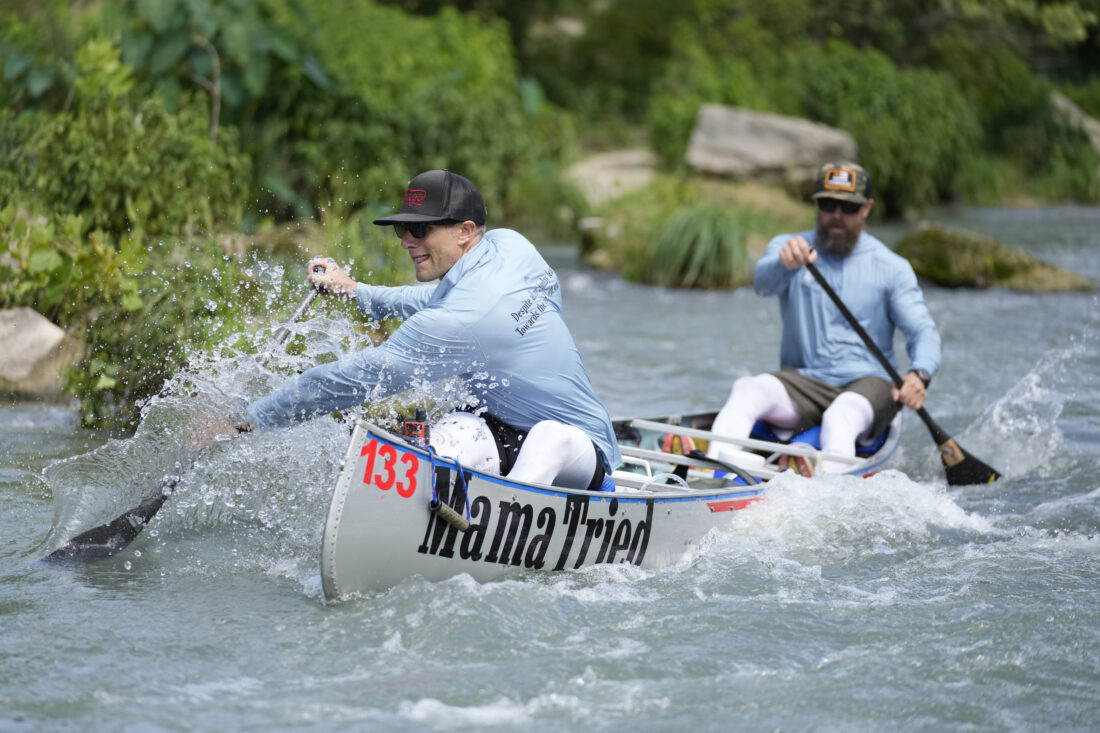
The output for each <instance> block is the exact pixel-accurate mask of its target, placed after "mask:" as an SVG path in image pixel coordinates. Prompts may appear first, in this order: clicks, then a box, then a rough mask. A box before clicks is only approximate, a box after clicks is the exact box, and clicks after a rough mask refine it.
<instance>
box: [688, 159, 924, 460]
mask: <svg viewBox="0 0 1100 733" xmlns="http://www.w3.org/2000/svg"><path fill="white" fill-rule="evenodd" d="M810 198H811V199H812V200H813V202H814V205H815V208H816V210H817V225H816V227H815V229H814V230H813V231H806V232H801V233H799V234H781V235H779V236H777V237H775V238H774V239H773V240H772V241H771V242H770V243H769V244H768V247H767V249H766V250H765V252H764V254H763V256H762V257H761V258H760V260H759V261H758V262H757V264H756V269H755V271H754V274H753V285H754V288H755V289H756V292H757V293H758V294H760V295H777V296H779V309H780V313H781V315H782V318H783V336H782V341H781V345H780V353H779V360H780V369H779V370H778V371H776V372H773V373H771V374H758V375H755V376H750V377H742V378H741V379H738V380H737V381H736V382H734V385H733V390H732V392H731V393H730V397H729V399H728V401H727V402H726V404H725V406H724V407H723V408H722V410H721V411H720V412H719V414H718V417H717V418H716V419H715V422H714V427H713V430H714V432H715V433H718V434H721V435H729V436H731V437H736V438H742V437H748V436H749V434H750V431H752V429H753V426H754V424H755V423H756V421H757V420H763V421H764V422H765V423H767V424H768V425H769V426H772V427H776V428H782V429H791V430H794V431H795V432H796V433H797V432H800V431H803V430H806V429H809V428H811V427H813V426H815V425H820V426H821V445H820V447H821V449H822V450H824V451H826V452H828V453H833V454H839V455H845V456H854V455H855V454H856V443H857V441H859V442H871V441H874V440H875V438H877V437H878V436H879V435H880V434H881V433H882V432H883V431H884V430H885V429H886V428H887V427H888V426H889V424H890V421H891V420H892V419H893V418H894V416H895V415H896V414H897V411H898V410H899V409H900V408H901V405H905V406H906V407H909V408H911V409H913V410H916V409H919V408H920V407H921V405H923V404H924V399H925V395H926V393H925V390H926V388H927V387H928V384H929V383H930V382H931V380H932V375H933V374H934V373H935V371H936V369H937V368H938V367H939V365H940V336H939V333H938V332H937V331H936V324H935V323H934V322H933V320H932V315H931V313H930V312H929V310H928V306H927V304H926V303H925V301H924V295H923V293H922V292H921V289H920V287H919V286H918V285H917V278H916V275H915V274H914V273H913V268H912V267H911V266H910V264H909V262H908V261H907V260H905V259H904V258H902V257H900V256H898V255H896V254H894V253H893V252H892V251H891V250H890V249H889V248H887V247H886V245H884V244H883V243H882V242H880V241H879V240H878V239H876V238H875V237H873V236H871V235H870V234H867V233H866V232H865V231H864V230H863V226H864V222H866V220H867V216H868V215H869V214H870V213H871V208H872V207H873V206H874V203H875V200H874V198H872V187H871V176H870V175H869V174H868V173H867V171H866V170H865V169H864V168H863V167H862V166H861V165H859V164H857V163H855V162H852V161H835V162H831V163H826V164H825V165H824V166H822V167H821V170H820V171H819V172H818V174H817V181H816V185H815V187H814V193H813V195H812V196H811V197H810ZM808 262H813V263H816V266H817V268H818V270H820V272H821V274H822V275H824V277H825V280H826V281H827V282H828V283H829V284H830V285H831V286H832V288H833V289H834V290H835V291H836V292H837V293H838V294H839V295H840V298H841V300H842V301H843V302H844V303H845V304H846V305H847V306H848V308H849V309H850V310H851V311H852V313H853V314H854V315H855V317H856V318H857V319H858V320H859V322H860V323H861V324H862V325H863V327H864V329H865V330H866V331H867V332H868V334H870V336H871V338H872V339H873V340H874V342H875V343H876V344H877V345H878V347H879V349H881V350H882V352H883V353H884V354H885V355H886V357H887V358H888V359H889V360H890V362H891V363H893V364H894V365H895V367H896V365H897V359H896V357H895V355H894V330H895V329H901V331H902V332H903V333H904V334H905V338H906V349H907V351H908V355H909V371H908V372H907V373H906V374H905V377H904V379H903V383H902V386H901V388H897V387H895V386H894V384H893V382H892V381H891V380H890V376H889V375H888V374H887V372H886V370H885V369H883V367H882V365H881V364H879V363H878V361H877V360H876V359H875V357H874V356H873V355H872V354H871V352H870V351H869V350H868V348H867V346H866V345H865V344H864V343H863V341H862V340H861V339H860V338H859V337H858V335H857V334H856V332H855V331H854V330H853V329H852V327H851V325H850V324H849V323H848V322H847V320H846V319H845V318H844V316H843V315H842V314H841V313H840V311H839V310H838V309H837V307H836V305H835V304H834V303H833V302H832V300H830V299H829V297H827V295H826V293H825V292H824V291H823V290H822V288H821V286H820V285H819V284H818V283H817V281H816V280H815V279H814V278H813V277H812V275H811V274H810V272H809V271H808V270H806V269H805V268H804V267H803V265H804V264H806V263H808ZM729 448H730V446H729V445H728V444H721V443H713V442H712V444H711V446H710V449H709V454H710V455H711V456H712V457H720V456H721V455H722V453H723V451H724V450H725V451H727V452H728V449H729ZM846 465H847V464H844V463H842V462H840V461H832V462H830V461H825V462H824V466H823V468H824V470H826V471H836V472H842V471H844V470H845V468H846ZM800 472H801V473H806V472H807V466H805V465H803V466H802V467H801V468H800Z"/></svg>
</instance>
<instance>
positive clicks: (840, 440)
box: [821, 392, 875, 473]
mask: <svg viewBox="0 0 1100 733" xmlns="http://www.w3.org/2000/svg"><path fill="white" fill-rule="evenodd" d="M874 420H875V408H874V407H872V406H871V401H870V400H868V399H867V398H866V397H864V396H863V395H861V394H856V393H855V392H841V393H840V395H838V396H837V398H836V399H835V400H833V403H832V404H831V405H829V407H828V409H826V410H825V413H824V414H823V415H822V418H821V450H823V451H825V452H826V453H836V454H838V455H842V456H853V457H854V456H855V454H856V439H857V438H859V437H860V436H861V435H863V434H864V433H866V432H867V431H868V430H870V429H871V424H872V423H873V422H874ZM821 467H822V468H823V469H824V470H825V471H826V472H827V473H844V472H845V471H846V470H848V464H846V463H839V462H837V461H822V464H821Z"/></svg>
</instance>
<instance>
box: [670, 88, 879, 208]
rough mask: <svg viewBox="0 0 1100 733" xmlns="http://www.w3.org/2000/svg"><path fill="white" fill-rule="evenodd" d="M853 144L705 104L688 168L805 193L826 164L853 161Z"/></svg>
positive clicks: (842, 135)
mask: <svg viewBox="0 0 1100 733" xmlns="http://www.w3.org/2000/svg"><path fill="white" fill-rule="evenodd" d="M858 152H859V146H858V145H857V144H856V141H855V138H853V137H852V136H851V135H849V134H848V133H846V132H844V131H843V130H838V129H836V128H833V127H829V126H828V125H822V124H819V123H817V122H810V121H808V120H803V119H799V118H796V117H784V116H782V115H776V114H768V113H766V112H753V111H750V110H745V109H738V108H736V107H726V106H724V105H720V104H704V105H703V106H702V107H701V108H700V110H699V121H698V122H697V123H696V125H695V130H694V131H692V133H691V141H690V143H689V145H688V151H687V156H686V159H687V162H688V164H689V165H690V166H692V167H693V168H695V169H696V170H698V171H701V172H704V173H710V174H712V175H718V176H725V177H728V178H733V179H735V180H744V179H752V180H756V181H761V182H765V183H782V184H786V185H793V186H795V187H798V188H804V187H806V186H807V185H809V184H812V182H813V180H814V178H815V177H816V175H817V171H818V169H819V168H820V167H821V165H822V164H823V163H825V162H828V161H830V160H838V159H851V160H855V159H856V156H857V154H858Z"/></svg>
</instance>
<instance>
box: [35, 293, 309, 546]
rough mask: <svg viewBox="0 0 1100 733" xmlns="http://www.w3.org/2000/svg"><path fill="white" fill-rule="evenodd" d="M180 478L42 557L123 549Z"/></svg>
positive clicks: (301, 310) (304, 304)
mask: <svg viewBox="0 0 1100 733" xmlns="http://www.w3.org/2000/svg"><path fill="white" fill-rule="evenodd" d="M318 292H319V291H318V290H317V288H315V287H310V289H309V292H307V293H306V294H305V296H303V297H302V299H301V300H300V301H299V302H298V305H297V306H296V307H295V308H294V312H293V313H292V314H291V316H290V318H289V319H288V320H287V322H286V323H284V324H283V325H281V326H279V328H278V329H277V330H276V331H275V345H276V346H279V345H281V344H283V343H284V342H285V341H286V340H287V337H289V336H290V327H291V326H292V325H293V324H294V323H295V322H296V321H297V320H298V319H299V318H301V317H302V315H304V314H305V312H306V311H307V310H309V306H310V304H311V303H313V299H314V298H316V297H317V294H318ZM270 358H271V351H267V352H265V353H264V354H262V355H261V356H260V357H259V358H258V359H257V361H258V362H259V363H260V364H261V365H263V364H266V363H267V361H268V359H270ZM204 451H205V447H203V448H200V449H199V451H198V453H196V455H195V456H194V458H193V459H192V460H191V465H192V466H193V465H194V464H195V461H197V460H198V459H199V456H201V455H202V454H203V452H204ZM180 479H181V476H179V475H175V476H166V477H165V478H164V482H163V483H162V484H161V486H160V488H158V489H157V491H156V492H154V493H152V494H150V495H149V496H147V497H145V499H143V500H142V502H141V503H140V504H138V505H137V506H135V507H134V508H132V509H129V510H127V511H125V512H123V513H122V514H120V515H119V516H118V517H116V518H115V519H113V520H111V521H110V522H108V523H106V524H102V525H100V526H98V527H93V528H92V529H89V530H87V531H84V532H81V533H80V534H78V535H77V536H75V537H73V538H72V539H71V540H69V541H68V542H66V543H65V544H64V545H62V546H61V547H59V548H57V549H56V550H54V551H53V552H51V553H50V554H49V555H47V556H46V558H45V559H46V560H48V561H61V562H72V561H75V560H88V559H92V558H97V557H110V556H111V555H115V554H117V553H119V552H121V551H122V550H124V549H125V548H126V546H127V545H129V544H130V543H131V542H133V540H134V538H136V537H137V536H138V534H140V533H141V530H143V529H145V525H146V524H148V523H149V521H150V520H151V519H152V518H153V517H154V516H156V514H157V512H159V511H160V508H161V507H162V506H164V502H165V500H166V499H167V498H168V496H169V495H170V494H171V493H172V491H173V490H174V489H175V488H176V485H177V484H178V483H179V482H180Z"/></svg>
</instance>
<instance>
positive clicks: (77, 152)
mask: <svg viewBox="0 0 1100 733" xmlns="http://www.w3.org/2000/svg"><path fill="white" fill-rule="evenodd" d="M77 60H78V63H79V73H78V75H77V77H76V79H75V82H74V87H73V93H74V94H73V111H72V112H71V113H68V112H62V113H59V114H50V113H48V112H43V111H40V112H35V113H29V117H24V118H22V119H19V118H14V117H13V116H12V115H10V114H0V130H2V131H0V139H2V140H5V141H7V142H6V143H0V155H2V156H3V157H2V158H0V168H3V169H5V170H7V171H10V173H9V175H8V176H4V177H0V199H11V198H13V197H14V195H15V194H16V193H21V194H22V195H24V196H26V197H32V198H33V200H35V201H37V202H38V203H39V204H40V206H41V207H42V208H43V209H44V210H46V211H50V212H53V213H56V214H75V213H80V214H82V215H83V216H84V217H86V219H87V222H86V223H87V226H88V228H90V229H100V230H103V231H104V232H107V233H109V234H111V235H114V236H116V237H119V238H122V237H129V238H132V239H135V240H141V238H142V235H143V234H148V235H151V236H160V235H172V234H179V233H184V232H189V231H193V230H196V229H199V228H202V229H205V230H207V231H210V230H212V229H214V228H215V227H216V226H224V225H226V224H235V223H236V222H238V221H239V220H240V216H241V210H242V208H243V204H244V197H245V191H244V190H243V189H242V188H241V187H240V185H239V183H238V181H240V180H242V179H245V178H247V172H248V163H247V161H246V160H245V159H244V158H243V157H242V156H241V155H240V154H238V153H237V152H236V142H235V135H224V136H223V138H222V141H221V144H220V145H218V146H214V145H212V144H211V143H210V141H209V139H208V136H207V131H206V122H205V116H206V114H205V109H204V108H203V106H202V105H201V104H196V103H195V102H194V101H193V100H191V99H190V98H189V97H188V98H187V99H185V100H184V104H183V105H182V106H181V108H180V110H179V112H178V113H177V114H169V113H168V111H167V110H166V109H165V107H164V103H163V101H161V100H160V99H158V98H151V99H143V100H139V101H137V102H134V101H132V99H131V97H130V92H131V89H132V85H133V80H132V77H131V75H130V71H129V68H128V67H127V66H125V65H123V64H120V63H119V60H118V52H117V50H116V49H114V48H113V47H112V46H110V44H109V43H107V42H106V41H104V40H93V41H91V42H89V43H88V44H86V45H85V46H84V47H83V48H82V49H81V50H80V52H79V53H78V55H77Z"/></svg>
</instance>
